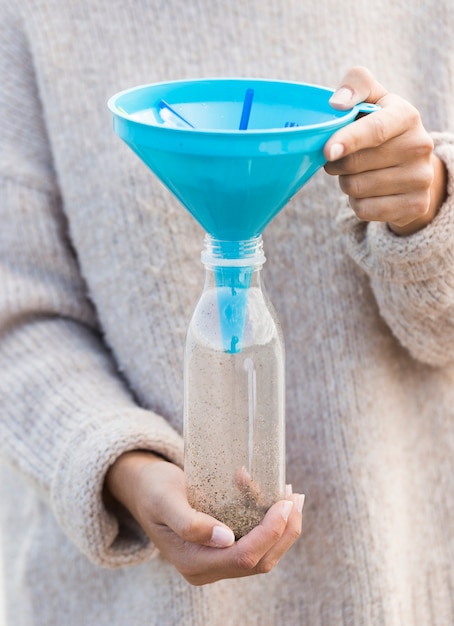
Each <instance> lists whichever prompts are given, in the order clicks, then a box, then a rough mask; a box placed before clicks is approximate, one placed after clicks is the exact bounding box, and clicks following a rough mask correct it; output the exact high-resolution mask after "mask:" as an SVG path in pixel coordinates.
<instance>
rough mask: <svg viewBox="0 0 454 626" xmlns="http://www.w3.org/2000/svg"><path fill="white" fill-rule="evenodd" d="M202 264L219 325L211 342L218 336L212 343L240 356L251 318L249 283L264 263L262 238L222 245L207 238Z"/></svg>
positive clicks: (225, 242)
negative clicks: (212, 296)
mask: <svg viewBox="0 0 454 626" xmlns="http://www.w3.org/2000/svg"><path fill="white" fill-rule="evenodd" d="M201 260H202V262H203V264H204V265H205V268H206V283H207V284H206V285H205V289H206V291H207V292H209V291H210V289H211V291H214V292H215V297H214V298H213V300H215V301H216V307H213V315H216V316H217V318H218V324H216V325H215V326H216V327H217V331H216V333H214V335H213V338H214V337H215V336H217V337H218V340H217V341H216V340H215V339H214V341H216V343H221V345H222V350H223V351H224V352H227V353H229V354H236V353H238V352H241V351H242V349H243V344H244V341H245V329H246V326H247V321H248V315H250V303H249V289H250V286H251V280H252V277H253V275H254V272H258V271H259V270H260V269H261V267H262V265H263V263H264V262H265V255H264V254H263V243H262V237H261V236H260V235H259V236H258V237H252V238H251V239H249V240H247V241H222V240H218V239H214V238H212V237H210V236H209V235H206V237H205V248H204V250H203V252H202V255H201Z"/></svg>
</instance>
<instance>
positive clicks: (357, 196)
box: [324, 67, 447, 235]
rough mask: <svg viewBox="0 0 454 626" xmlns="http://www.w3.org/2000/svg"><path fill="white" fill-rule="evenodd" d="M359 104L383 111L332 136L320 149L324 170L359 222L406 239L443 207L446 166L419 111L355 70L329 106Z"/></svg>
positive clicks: (360, 69)
mask: <svg viewBox="0 0 454 626" xmlns="http://www.w3.org/2000/svg"><path fill="white" fill-rule="evenodd" d="M362 101H366V102H372V103H374V104H379V105H380V107H381V110H379V111H377V112H375V113H372V114H370V115H366V116H364V117H362V118H361V119H358V120H357V121H356V122H354V123H353V124H348V125H347V126H345V127H344V128H341V129H340V130H338V131H337V132H336V133H334V135H333V136H332V137H331V138H330V139H329V140H328V141H327V143H326V145H325V147H324V154H325V157H326V158H327V159H328V163H327V164H326V165H325V170H326V172H327V173H328V174H331V175H333V176H339V184H340V187H341V189H342V191H344V193H346V194H347V195H348V196H349V198H350V204H351V206H352V208H353V210H354V211H355V213H356V215H357V216H358V217H359V219H361V220H365V221H382V222H388V224H389V227H390V228H391V229H392V230H393V231H394V232H395V233H397V234H399V235H409V234H411V233H414V232H416V231H417V230H419V229H421V228H423V227H424V226H426V225H427V224H428V223H429V222H431V221H432V219H433V218H434V217H435V215H436V214H437V212H438V210H439V208H440V206H441V204H442V203H443V201H444V199H445V197H446V185H447V176H446V170H445V166H444V164H443V163H442V161H440V159H439V158H438V157H436V156H435V154H434V152H433V142H432V139H431V137H430V135H429V134H428V133H427V131H426V130H425V128H424V126H423V125H422V122H421V118H420V115H419V113H418V111H417V110H416V109H415V108H414V107H413V106H412V105H411V104H409V103H408V102H407V101H406V100H404V99H403V98H400V97H399V96H396V95H394V94H391V93H388V92H387V91H386V89H385V88H384V87H382V85H380V83H378V82H377V81H376V80H375V79H374V78H373V76H372V75H371V74H370V72H369V71H368V70H367V69H365V68H363V67H356V68H353V69H351V70H350V71H349V72H348V73H347V74H346V76H345V77H344V79H343V81H342V83H341V87H340V88H339V89H338V90H337V91H336V93H335V94H334V95H333V97H332V98H331V101H330V103H331V105H332V106H333V107H334V108H336V109H342V110H344V109H350V108H352V107H353V106H354V105H355V104H358V103H359V102H362Z"/></svg>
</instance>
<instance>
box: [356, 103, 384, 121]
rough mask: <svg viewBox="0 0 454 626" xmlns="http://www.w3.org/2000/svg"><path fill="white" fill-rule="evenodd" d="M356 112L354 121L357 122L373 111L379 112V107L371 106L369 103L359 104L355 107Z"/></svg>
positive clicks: (376, 105)
mask: <svg viewBox="0 0 454 626" xmlns="http://www.w3.org/2000/svg"><path fill="white" fill-rule="evenodd" d="M355 108H356V110H357V111H358V113H357V115H356V117H355V120H359V119H360V118H361V117H364V116H365V115H369V113H374V112H375V111H379V110H380V109H381V107H380V106H379V105H378V104H372V103H371V102H361V103H360V104H357V105H356V107H355Z"/></svg>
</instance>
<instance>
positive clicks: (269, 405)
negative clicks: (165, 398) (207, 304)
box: [185, 327, 285, 539]
mask: <svg viewBox="0 0 454 626" xmlns="http://www.w3.org/2000/svg"><path fill="white" fill-rule="evenodd" d="M269 330H270V332H269V333H268V341H267V342H266V343H263V344H260V345H253V346H250V347H245V348H244V349H243V350H242V351H241V352H240V353H236V354H229V353H226V352H224V351H222V350H217V349H214V347H213V345H209V344H208V343H207V344H204V343H200V342H193V343H192V344H191V342H189V345H188V346H187V350H188V354H187V359H188V362H189V363H190V367H188V379H187V387H186V394H187V398H186V416H185V429H186V430H185V441H186V450H185V459H186V461H185V473H186V482H187V493H188V499H189V501H190V504H191V506H193V507H194V508H195V509H196V510H198V511H202V512H205V513H208V514H209V515H212V516H213V517H215V518H216V519H218V520H220V521H222V522H224V523H225V524H227V525H228V526H229V527H230V528H232V530H233V532H234V534H235V537H236V538H237V539H238V538H240V537H242V536H243V535H245V534H246V533H248V532H249V531H250V530H252V528H254V527H255V526H257V524H259V523H260V522H261V520H262V519H263V517H264V515H265V513H266V511H267V510H268V508H269V507H270V506H271V505H272V504H273V503H274V502H276V501H277V500H279V499H280V498H282V497H283V492H284V486H285V485H284V483H285V476H284V472H285V468H284V462H283V459H284V445H285V444H284V428H283V425H282V422H281V421H280V420H279V419H277V416H279V415H283V403H284V401H285V400H284V392H283V390H282V385H281V384H280V381H281V380H282V376H283V368H284V363H283V358H282V355H281V351H280V349H278V348H279V341H280V339H279V336H278V335H277V333H276V332H273V331H272V328H271V327H270V329H269Z"/></svg>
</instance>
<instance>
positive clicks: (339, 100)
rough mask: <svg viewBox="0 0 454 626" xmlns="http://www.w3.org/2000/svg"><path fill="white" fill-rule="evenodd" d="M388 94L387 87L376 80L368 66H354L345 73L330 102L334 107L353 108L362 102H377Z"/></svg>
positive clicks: (341, 108)
mask: <svg viewBox="0 0 454 626" xmlns="http://www.w3.org/2000/svg"><path fill="white" fill-rule="evenodd" d="M386 94H387V91H386V89H385V88H384V87H383V86H382V85H381V84H380V83H379V82H378V81H376V80H375V78H374V77H373V76H372V74H371V73H370V71H369V70H368V69H367V68H365V67H353V68H351V69H350V70H349V71H348V72H347V73H346V74H345V76H344V78H343V79H342V81H341V83H340V86H339V87H338V89H337V90H336V91H335V92H334V94H333V95H332V96H331V98H330V101H329V103H330V105H331V106H332V107H333V108H335V109H340V110H342V111H343V110H347V109H351V108H353V107H354V106H355V105H356V104H359V103H360V102H372V103H374V104H376V103H378V102H379V100H381V98H383V97H384V96H385V95H386Z"/></svg>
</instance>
